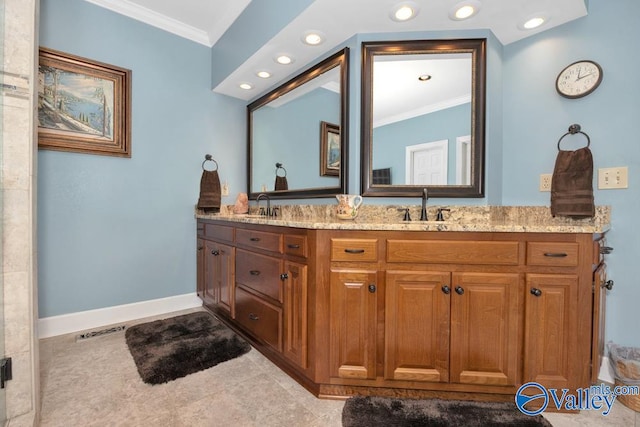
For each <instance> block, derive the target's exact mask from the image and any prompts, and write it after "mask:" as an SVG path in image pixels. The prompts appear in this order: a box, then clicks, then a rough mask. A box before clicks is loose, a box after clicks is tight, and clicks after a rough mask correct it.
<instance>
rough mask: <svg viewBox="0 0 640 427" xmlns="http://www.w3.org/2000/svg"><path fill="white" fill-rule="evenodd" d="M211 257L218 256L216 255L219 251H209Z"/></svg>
mask: <svg viewBox="0 0 640 427" xmlns="http://www.w3.org/2000/svg"><path fill="white" fill-rule="evenodd" d="M211 255H213V256H218V255H220V251H219V250H213V251H211Z"/></svg>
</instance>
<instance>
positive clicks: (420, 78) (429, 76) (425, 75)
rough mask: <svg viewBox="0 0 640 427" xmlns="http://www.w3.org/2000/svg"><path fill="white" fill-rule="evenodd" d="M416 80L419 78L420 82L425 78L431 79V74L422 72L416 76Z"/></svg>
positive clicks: (424, 80)
mask: <svg viewBox="0 0 640 427" xmlns="http://www.w3.org/2000/svg"><path fill="white" fill-rule="evenodd" d="M418 80H420V81H421V82H426V81H427V80H431V75H429V74H422V75H420V76H418Z"/></svg>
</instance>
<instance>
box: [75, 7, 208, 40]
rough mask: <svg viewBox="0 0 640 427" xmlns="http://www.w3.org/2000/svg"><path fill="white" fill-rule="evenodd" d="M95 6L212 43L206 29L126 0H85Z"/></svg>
mask: <svg viewBox="0 0 640 427" xmlns="http://www.w3.org/2000/svg"><path fill="white" fill-rule="evenodd" d="M85 1H86V2H88V3H93V4H95V5H96V6H100V7H102V8H105V9H108V10H111V11H112V12H115V13H118V14H120V15H124V16H127V17H129V18H132V19H135V20H136V21H140V22H144V23H145V24H149V25H151V26H154V27H156V28H160V29H161V30H164V31H167V32H170V33H172V34H175V35H177V36H180V37H183V38H185V39H189V40H191V41H194V42H196V43H200V44H203V45H205V46H207V47H211V46H212V45H213V43H212V42H211V38H210V37H209V34H207V32H206V31H203V30H199V29H197V28H195V27H192V26H190V25H187V24H184V23H182V22H180V21H177V20H175V19H173V18H169V17H168V16H165V15H162V14H160V13H157V12H154V11H153V10H150V9H147V8H146V7H142V6H139V5H137V4H135V3H132V2H130V1H127V0H85Z"/></svg>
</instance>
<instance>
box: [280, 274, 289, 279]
mask: <svg viewBox="0 0 640 427" xmlns="http://www.w3.org/2000/svg"><path fill="white" fill-rule="evenodd" d="M288 278H289V275H288V274H287V273H282V274H281V275H280V280H287V279H288Z"/></svg>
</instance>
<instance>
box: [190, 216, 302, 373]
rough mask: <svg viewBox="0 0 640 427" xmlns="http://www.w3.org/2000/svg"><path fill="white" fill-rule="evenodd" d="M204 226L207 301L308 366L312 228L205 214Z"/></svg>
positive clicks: (247, 332) (257, 341)
mask: <svg viewBox="0 0 640 427" xmlns="http://www.w3.org/2000/svg"><path fill="white" fill-rule="evenodd" d="M198 227H199V228H198V230H199V238H198V242H199V243H200V242H202V243H203V245H202V246H203V249H202V251H200V250H199V251H198V263H199V265H198V271H201V270H202V271H203V273H202V277H203V278H202V279H200V278H199V279H198V280H199V281H200V280H202V283H200V282H199V284H198V286H199V288H202V289H203V290H202V292H199V295H200V297H201V298H202V300H203V305H204V306H205V307H207V308H208V309H210V310H211V311H212V312H214V313H215V314H216V315H218V317H220V319H221V320H223V321H225V322H227V323H228V324H230V326H232V327H233V328H234V329H236V330H237V331H238V332H240V333H241V334H243V335H244V336H245V337H247V338H248V339H249V340H250V341H251V342H252V344H254V346H256V347H259V348H260V349H262V350H265V351H267V352H270V353H272V354H277V355H281V356H282V357H283V358H285V359H287V360H288V361H289V362H292V363H293V364H295V365H296V366H298V367H301V368H303V369H304V368H306V367H307V366H308V362H307V333H308V330H307V265H306V259H305V257H306V255H307V253H308V248H307V243H306V232H305V231H304V230H300V231H298V230H293V231H291V232H284V230H283V229H282V228H276V229H275V231H274V229H273V228H265V227H261V226H256V227H246V226H241V227H237V226H235V225H233V224H227V225H221V224H219V223H218V222H216V221H202V220H201V221H199V223H198ZM201 229H202V232H200V230H201ZM223 242H224V243H223ZM198 248H200V246H198ZM199 277H200V276H199Z"/></svg>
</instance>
